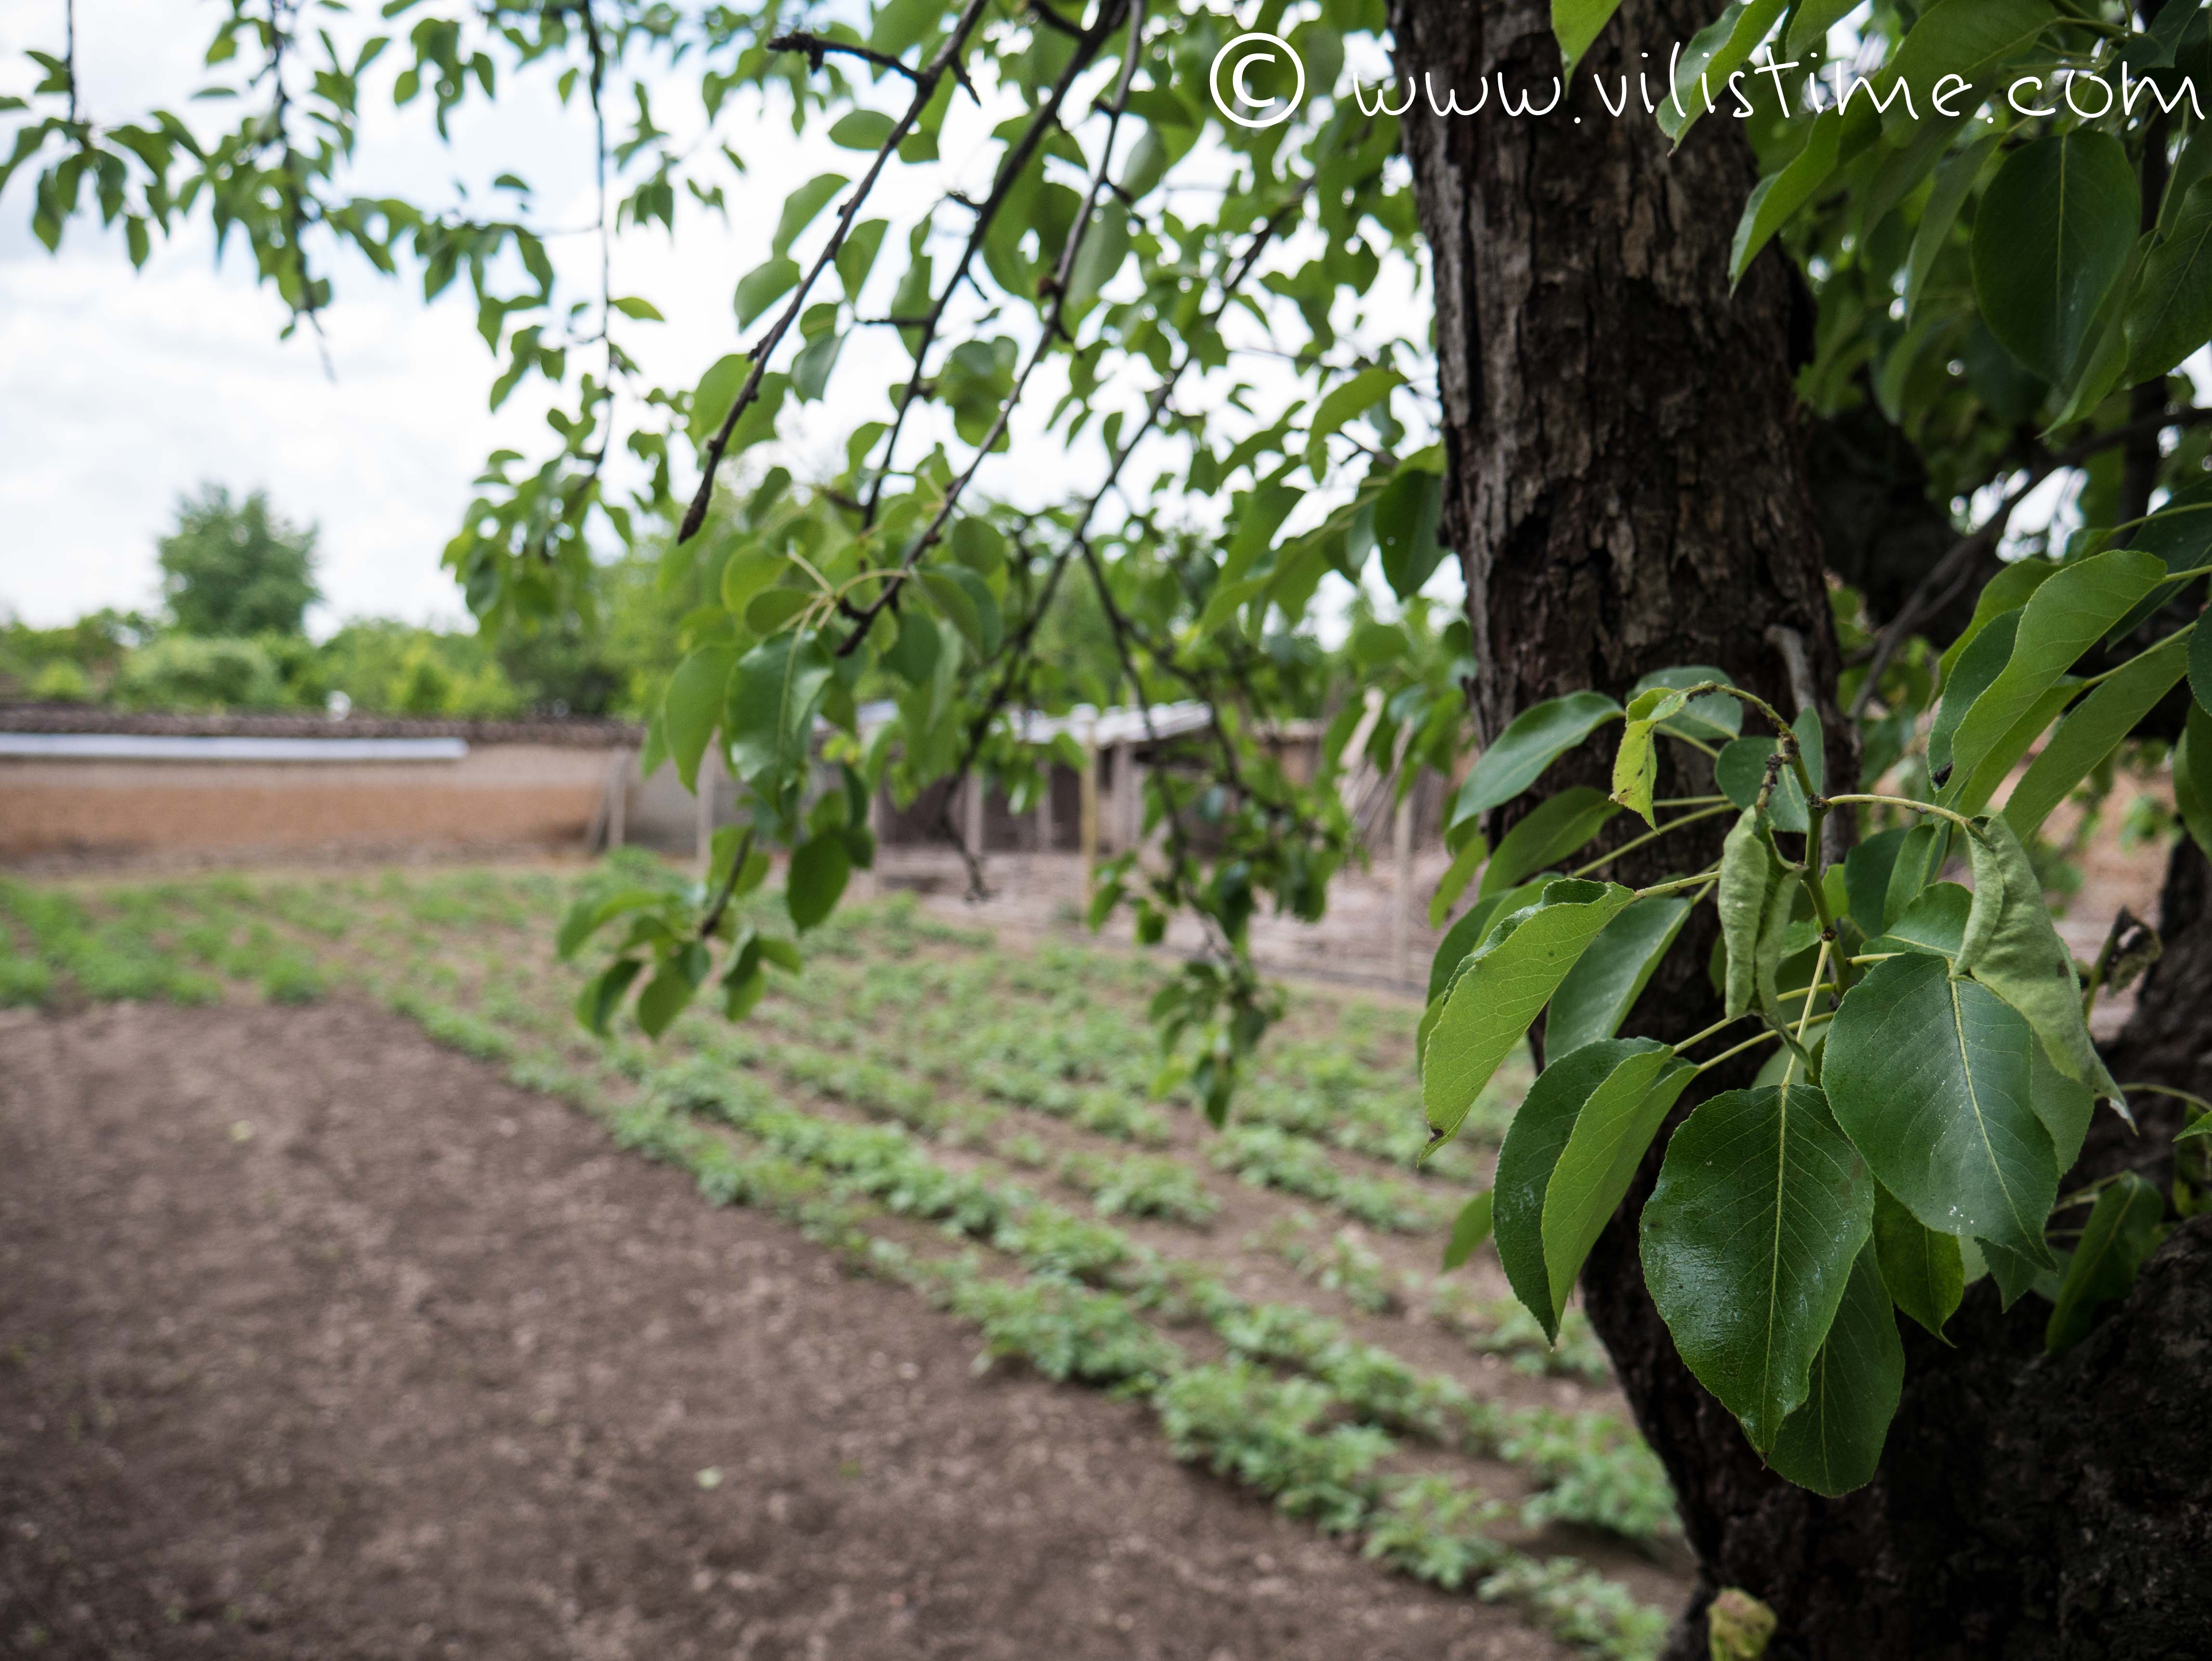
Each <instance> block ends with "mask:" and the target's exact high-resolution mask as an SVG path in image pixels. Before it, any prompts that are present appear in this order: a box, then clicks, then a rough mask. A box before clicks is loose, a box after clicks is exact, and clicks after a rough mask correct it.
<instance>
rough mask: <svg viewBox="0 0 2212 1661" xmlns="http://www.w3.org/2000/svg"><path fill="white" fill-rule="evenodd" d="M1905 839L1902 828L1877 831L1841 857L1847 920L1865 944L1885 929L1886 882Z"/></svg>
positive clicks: (1887, 891) (1886, 917) (1887, 893)
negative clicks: (1842, 860)
mask: <svg viewBox="0 0 2212 1661" xmlns="http://www.w3.org/2000/svg"><path fill="white" fill-rule="evenodd" d="M1905 835H1906V832H1905V827H1904V826H1902V825H1898V826H1894V827H1893V828H1891V829H1890V830H1887V831H1878V832H1876V833H1875V835H1873V836H1871V837H1868V838H1867V839H1866V840H1865V841H1864V842H1863V843H1859V844H1858V846H1857V847H1856V848H1854V849H1851V851H1850V853H1849V854H1846V855H1844V893H1845V894H1846V895H1848V896H1849V898H1850V913H1851V920H1852V921H1853V922H1857V924H1858V926H1859V932H1860V933H1861V934H1864V935H1866V936H1867V937H1868V938H1869V940H1871V939H1872V938H1873V937H1874V936H1875V935H1876V934H1881V932H1882V930H1883V929H1884V928H1886V927H1887V922H1888V913H1887V910H1885V909H1884V907H1885V905H1886V904H1887V900H1888V897H1889V879H1890V874H1891V873H1893V871H1895V870H1896V868H1897V855H1898V849H1899V845H1900V844H1902V843H1903V842H1904V841H1905Z"/></svg>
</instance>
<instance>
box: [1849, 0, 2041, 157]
mask: <svg viewBox="0 0 2212 1661" xmlns="http://www.w3.org/2000/svg"><path fill="white" fill-rule="evenodd" d="M2056 21H2057V12H2056V10H2054V9H2053V8H2052V7H2051V6H2050V5H2049V4H2048V3H2046V0H1937V3H1936V4H1935V5H1932V6H1930V7H1929V8H1928V9H1926V10H1925V11H1924V12H1923V13H1922V15H1921V16H1920V18H1919V20H1918V21H1917V22H1915V23H1914V24H1913V26H1912V27H1911V30H1910V31H1909V32H1908V33H1906V34H1905V39H1904V40H1903V41H1902V42H1901V43H1900V44H1899V46H1898V49H1897V52H1896V55H1895V56H1894V57H1893V58H1892V59H1891V60H1890V64H1889V67H1888V69H1887V70H1886V71H1885V72H1884V73H1883V75H1882V76H1881V84H1882V85H1883V87H1885V88H1887V86H1888V85H1889V84H1890V83H1891V82H1894V81H1903V82H1905V83H1906V84H1907V85H1909V86H1911V88H1913V90H1914V92H1915V94H1916V95H1917V96H1918V97H1920V98H1922V99H1925V98H1927V97H1929V95H1930V94H1933V93H1934V91H1935V89H1936V82H1938V81H1940V80H1942V78H1943V76H1947V75H1955V76H1958V77H1959V78H1960V80H1962V81H1964V82H1966V83H1967V84H1968V85H1969V86H1972V87H1976V88H1983V89H1984V90H1992V89H1994V88H1996V85H1997V82H1998V80H1999V78H2000V76H2001V73H2002V70H2003V68H2004V66H2005V65H2006V64H2009V63H2011V62H2013V61H2014V60H2015V58H2020V57H2021V55H2022V54H2024V53H2026V52H2030V51H2032V50H2033V49H2034V48H2035V46H2037V45H2038V43H2039V40H2040V37H2041V35H2042V33H2043V31H2044V30H2045V29H2046V28H2048V27H2050V26H2051V24H2052V23H2054V22H2056ZM1946 101H1948V103H1949V104H1950V105H1951V106H1952V107H1953V108H1954V109H1964V108H1966V107H1968V106H1970V105H1971V104H1972V102H1973V101H1974V100H1972V98H1971V97H1970V96H1969V95H1967V94H1963V93H1962V94H1958V95H1956V96H1955V97H1954V98H1951V99H1949V100H1946ZM1919 108H1920V111H1921V113H1923V114H1924V113H1927V110H1928V108H1929V106H1928V105H1927V104H1925V103H1923V104H1921V105H1920V106H1919ZM1910 119H1912V118H1911V114H1910V113H1908V112H1907V111H1906V110H1905V106H1904V105H1903V103H1902V102H1901V101H1900V102H1899V103H1897V104H1894V105H1892V106H1891V107H1890V113H1889V114H1888V115H1887V116H1885V117H1884V118H1883V125H1884V126H1885V127H1887V128H1889V129H1890V130H1891V131H1892V132H1893V133H1894V132H1895V131H1896V130H1897V129H1899V128H1900V127H1901V126H1902V125H1904V124H1905V122H1906V121H1908V120H1910Z"/></svg>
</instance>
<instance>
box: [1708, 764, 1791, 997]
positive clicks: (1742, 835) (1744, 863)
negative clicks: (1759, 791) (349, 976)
mask: <svg viewBox="0 0 2212 1661" xmlns="http://www.w3.org/2000/svg"><path fill="white" fill-rule="evenodd" d="M1783 880H1784V875H1783V871H1782V867H1781V865H1780V863H1779V862H1778V861H1776V859H1775V857H1774V850H1773V849H1772V847H1771V845H1770V844H1769V843H1768V841H1767V837H1766V834H1765V826H1764V825H1763V824H1761V823H1760V820H1759V810H1758V809H1757V808H1755V807H1747V808H1745V809H1744V810H1743V817H1742V818H1739V819H1738V820H1737V821H1736V822H1735V827H1734V828H1733V829H1732V830H1730V831H1729V833H1728V837H1727V840H1726V841H1724V842H1723V843H1722V844H1721V872H1720V884H1719V886H1718V888H1717V890H1716V891H1715V893H1714V896H1713V898H1714V903H1715V904H1716V905H1717V908H1718V909H1719V911H1720V919H1721V946H1722V949H1723V951H1724V952H1727V954H1728V975H1727V981H1726V985H1725V988H1724V992H1723V995H1724V1001H1723V1006H1722V1007H1723V1012H1724V1013H1726V1014H1728V1015H1729V1017H1730V1018H1731V1019H1733V1018H1734V1017H1735V1016H1738V1015H1741V1014H1743V1013H1745V1012H1746V1011H1747V1010H1748V1009H1749V1008H1750V1007H1751V999H1752V993H1753V987H1754V983H1753V966H1754V964H1756V963H1757V961H1758V956H1759V934H1760V933H1761V931H1762V930H1763V929H1764V928H1765V926H1766V913H1767V910H1768V908H1769V906H1770V905H1771V904H1772V903H1773V900H1774V897H1775V891H1776V890H1777V889H1778V887H1779V886H1780V885H1781V884H1782V882H1783Z"/></svg>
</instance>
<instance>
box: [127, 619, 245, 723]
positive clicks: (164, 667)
mask: <svg viewBox="0 0 2212 1661" xmlns="http://www.w3.org/2000/svg"><path fill="white" fill-rule="evenodd" d="M114 698H115V702H116V703H118V704H120V705H122V706H123V707H124V708H125V709H276V708H279V707H281V706H282V705H283V704H284V703H286V702H287V699H286V697H285V693H284V683H283V679H282V678H281V677H280V676H279V675H278V674H277V672H276V659H275V658H274V657H272V656H271V655H270V653H269V651H268V650H267V648H264V646H262V644H261V643H260V642H258V641H252V640H240V639H225V638H212V639H210V638H202V637H198V636H191V635H164V636H161V638H160V639H158V640H155V641H152V642H149V643H148V644H146V645H144V646H142V647H140V648H138V649H137V651H135V652H133V653H131V655H130V656H128V657H126V658H125V659H124V660H123V666H122V668H121V669H120V670H118V672H117V673H116V677H115V689H114Z"/></svg>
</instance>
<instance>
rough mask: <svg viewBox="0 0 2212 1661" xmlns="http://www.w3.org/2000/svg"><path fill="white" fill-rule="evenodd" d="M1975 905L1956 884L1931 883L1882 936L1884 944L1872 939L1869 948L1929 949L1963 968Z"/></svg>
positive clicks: (1956, 967) (1928, 950) (1960, 968)
mask: <svg viewBox="0 0 2212 1661" xmlns="http://www.w3.org/2000/svg"><path fill="white" fill-rule="evenodd" d="M1973 904H1974V896H1973V895H1972V894H1971V893H1969V892H1968V891H1966V889H1964V888H1961V887H1960V885H1958V884H1957V883H1955V882H1939V883H1931V884H1929V885H1928V886H1927V887H1926V888H1923V889H1922V890H1921V891H1920V892H1919V894H1918V895H1917V897H1915V898H1914V900H1913V902H1912V904H1910V905H1908V906H1906V907H1905V915H1904V916H1900V917H1899V919H1898V920H1897V922H1896V924H1895V926H1894V927H1893V928H1891V929H1890V930H1889V932H1888V933H1887V934H1883V935H1881V936H1880V937H1879V938H1880V940H1881V946H1875V943H1874V942H1873V941H1871V940H1869V942H1868V943H1867V944H1868V948H1869V950H1870V951H1881V950H1887V949H1889V948H1890V947H1892V946H1907V947H1911V948H1913V949H1916V950H1918V951H1922V952H1933V953H1935V955H1936V956H1937V957H1939V958H1950V959H1951V960H1952V963H1953V965H1954V969H1959V970H1963V967H1964V965H1962V964H1960V963H1959V958H1960V954H1961V953H1962V952H1964V951H1965V949H1966V924H1967V920H1968V918H1969V917H1970V916H1972V912H1973Z"/></svg>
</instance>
